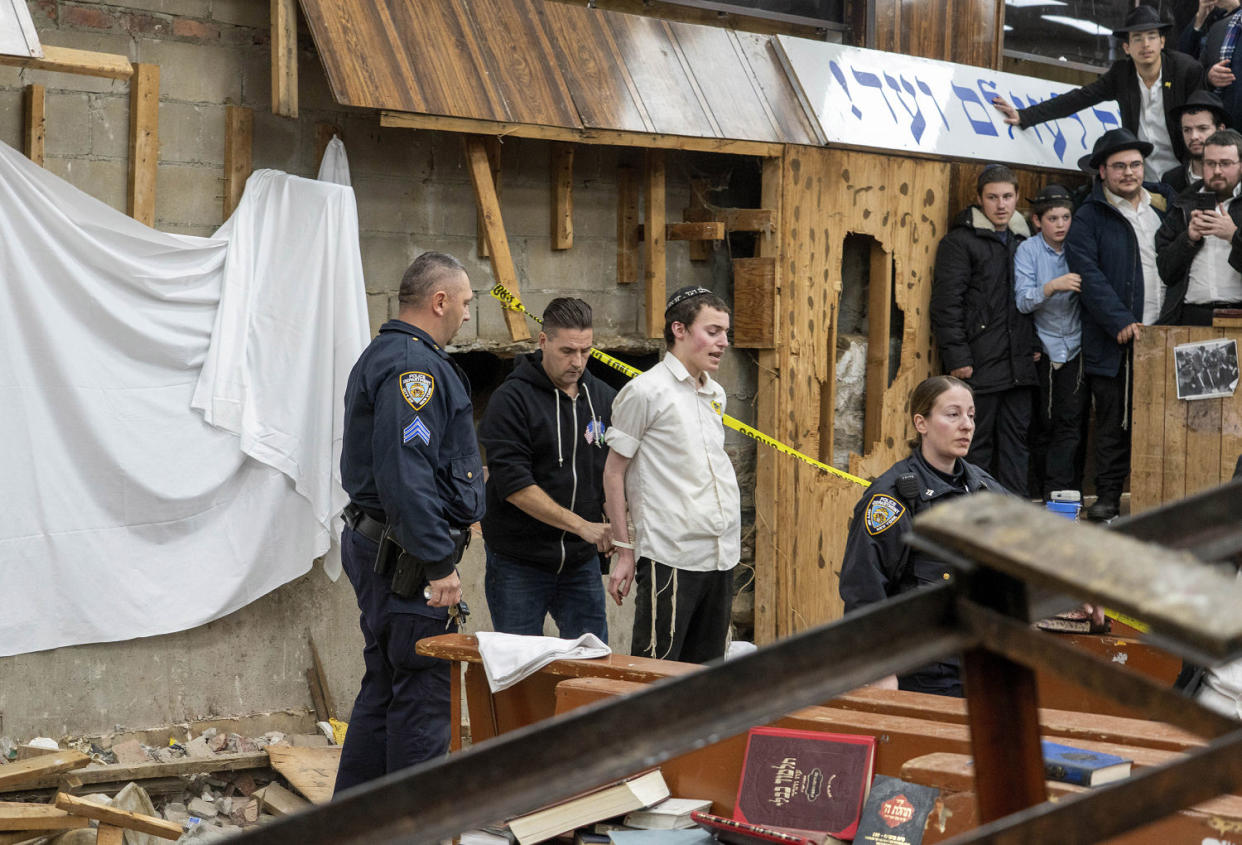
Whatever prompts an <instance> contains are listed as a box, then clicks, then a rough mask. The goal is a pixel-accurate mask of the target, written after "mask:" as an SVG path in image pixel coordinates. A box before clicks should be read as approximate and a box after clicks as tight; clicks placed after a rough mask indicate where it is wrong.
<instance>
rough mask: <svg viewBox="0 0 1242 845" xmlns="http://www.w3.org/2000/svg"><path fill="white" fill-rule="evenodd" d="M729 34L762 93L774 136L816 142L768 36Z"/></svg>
mask: <svg viewBox="0 0 1242 845" xmlns="http://www.w3.org/2000/svg"><path fill="white" fill-rule="evenodd" d="M729 36H730V38H731V39H732V40H733V45H734V48H735V49H736V50H737V51H738V55H740V56H741V57H742V58H743V60H745V62H746V68H747V70H748V71H749V72H750V74H751V75H752V78H753V79H754V82H755V85H757V86H758V88H759V90H760V91H762V92H763V96H764V99H765V100H766V101H767V111H768V112H769V114H770V115H771V117H772V120H773V121H774V122H775V124H776V127H777V134H776V139H780V140H783V141H786V142H788V143H790V144H812V145H814V144H816V143H817V141H816V139H815V130H814V129H813V128H812V127H811V124H810V121H809V120H808V119H807V116H806V111H804V110H803V108H802V106H801V105H800V104H799V102H798V96H797V94H796V93H794V90H793V87H792V86H791V85H790V83H789V77H788V76H787V75H786V73H785V69H784V68H783V67H782V66H781V63H780V59H778V58H777V57H776V49H775V47H773V45H772V39H771V38H768V37H766V36H762V35H755V34H753V33H749V32H730V33H729ZM774 140H775V139H774Z"/></svg>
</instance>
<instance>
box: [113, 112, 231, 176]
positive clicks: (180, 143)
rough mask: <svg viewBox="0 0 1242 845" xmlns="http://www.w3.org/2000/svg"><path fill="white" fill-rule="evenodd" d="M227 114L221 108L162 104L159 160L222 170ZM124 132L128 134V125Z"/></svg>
mask: <svg viewBox="0 0 1242 845" xmlns="http://www.w3.org/2000/svg"><path fill="white" fill-rule="evenodd" d="M126 111H127V112H128V108H127V109H126ZM224 114H225V107H224V106H220V105H206V104H199V103H177V102H172V103H162V104H161V105H160V161H162V162H170V163H174V162H175V163H192V164H210V165H212V166H215V167H223V166H224V143H225V142H224V134H225V125H224ZM125 129H126V132H128V129H129V127H128V124H127V125H126V127H125Z"/></svg>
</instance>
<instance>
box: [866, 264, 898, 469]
mask: <svg viewBox="0 0 1242 845" xmlns="http://www.w3.org/2000/svg"><path fill="white" fill-rule="evenodd" d="M869 263H870V274H869V275H868V277H867V278H868V282H867V370H866V399H865V404H864V408H863V442H862V454H864V455H865V454H867V453H868V452H870V451H871V450H872V449H873V448H874V447H875V445H876V444H877V443H879V442H880V437H881V436H882V435H883V432H884V419H883V417H884V394H885V392H886V391H887V390H888V370H889V323H890V321H891V319H892V313H893V312H892V304H893V256H892V255H891V254H890V253H889V252H888V251H887V250H885V249H884V247H883V246H881V245H880V244H879V243H878V242H873V243H872V244H871V256H870V259H869Z"/></svg>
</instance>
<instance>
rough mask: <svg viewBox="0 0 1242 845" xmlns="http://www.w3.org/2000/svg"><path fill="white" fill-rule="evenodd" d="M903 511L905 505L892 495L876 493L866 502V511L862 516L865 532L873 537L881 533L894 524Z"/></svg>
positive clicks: (904, 510)
mask: <svg viewBox="0 0 1242 845" xmlns="http://www.w3.org/2000/svg"><path fill="white" fill-rule="evenodd" d="M905 512H906V506H905V505H903V504H902V503H901V502H899V501H897V500H896V499H894V498H893V497H892V496H889V495H886V494H884V493H876V494H875V495H874V496H872V497H871V501H870V502H868V503H867V513H866V516H865V517H864V522H866V524H867V533H868V534H870V535H871V536H873V537H874V536H875V535H877V534H883V533H884V532H885V531H887V530H888V529H889V528H892V527H893V526H894V525H896V524H897V520H899V519H901V515H902V514H903V513H905Z"/></svg>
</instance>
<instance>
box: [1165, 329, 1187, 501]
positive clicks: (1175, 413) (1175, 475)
mask: <svg viewBox="0 0 1242 845" xmlns="http://www.w3.org/2000/svg"><path fill="white" fill-rule="evenodd" d="M1161 331H1165V332H1166V339H1165V364H1164V369H1165V372H1166V373H1175V372H1176V369H1175V368H1174V365H1173V347H1174V346H1176V345H1177V344H1179V343H1186V340H1187V338H1188V337H1190V330H1189V329H1184V328H1176V329H1167V330H1161ZM1170 384H1171V385H1176V382H1171V383H1170ZM1165 390H1166V393H1165V400H1166V401H1165V403H1164V467H1163V472H1162V473H1161V474H1162V476H1163V478H1164V483H1163V490H1164V495H1163V497H1162V499H1161V501H1162V502H1172V501H1174V500H1175V499H1180V498H1182V497H1183V496H1185V495H1186V403H1185V402H1184V401H1181V400H1178V399H1177V398H1176V397H1177V389H1176V387H1175V386H1170V387H1166V388H1165Z"/></svg>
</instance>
